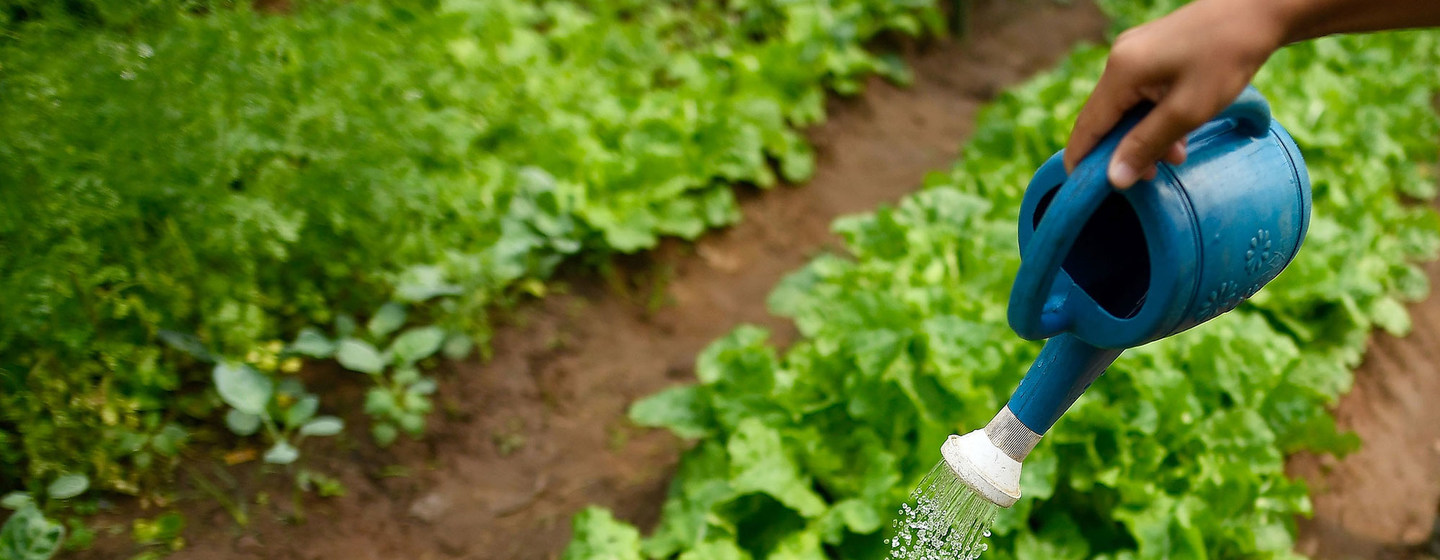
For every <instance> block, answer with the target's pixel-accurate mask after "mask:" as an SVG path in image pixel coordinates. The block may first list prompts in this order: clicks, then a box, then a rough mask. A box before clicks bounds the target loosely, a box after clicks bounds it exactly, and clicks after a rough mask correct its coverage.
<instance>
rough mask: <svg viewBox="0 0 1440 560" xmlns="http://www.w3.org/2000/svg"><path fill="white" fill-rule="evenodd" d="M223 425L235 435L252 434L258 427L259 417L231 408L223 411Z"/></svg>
mask: <svg viewBox="0 0 1440 560" xmlns="http://www.w3.org/2000/svg"><path fill="white" fill-rule="evenodd" d="M225 427H227V428H230V432H231V433H234V434H235V435H237V436H248V435H253V434H254V433H255V432H256V431H257V430H259V429H260V417H259V416H256V415H254V414H250V413H248V412H241V411H239V410H236V409H233V408H232V409H230V410H229V411H226V412H225Z"/></svg>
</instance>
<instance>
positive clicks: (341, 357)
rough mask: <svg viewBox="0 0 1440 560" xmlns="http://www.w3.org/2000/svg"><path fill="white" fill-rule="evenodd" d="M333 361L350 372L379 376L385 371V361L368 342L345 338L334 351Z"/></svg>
mask: <svg viewBox="0 0 1440 560" xmlns="http://www.w3.org/2000/svg"><path fill="white" fill-rule="evenodd" d="M335 360H336V361H338V362H340V365H342V366H345V368H346V369H349V370H351V371H358V372H361V373H368V374H370V375H379V374H380V372H381V371H384V370H385V360H384V358H382V357H381V356H380V352H379V351H377V350H375V347H374V346H371V345H370V343H369V342H365V341H363V340H356V339H353V338H347V339H344V340H341V341H340V347H339V349H337V350H336V351H335Z"/></svg>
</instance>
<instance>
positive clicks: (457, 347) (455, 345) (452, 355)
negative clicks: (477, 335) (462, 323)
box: [440, 331, 475, 360]
mask: <svg viewBox="0 0 1440 560" xmlns="http://www.w3.org/2000/svg"><path fill="white" fill-rule="evenodd" d="M474 347H475V343H474V342H473V341H471V340H470V337H469V335H466V334H465V333H462V332H458V331H457V332H452V333H450V335H449V336H447V337H446V338H445V346H443V347H441V349H440V352H441V353H442V354H444V355H445V357H446V358H449V359H451V360H463V359H465V358H466V357H467V356H469V355H470V350H471V349H473V348H474Z"/></svg>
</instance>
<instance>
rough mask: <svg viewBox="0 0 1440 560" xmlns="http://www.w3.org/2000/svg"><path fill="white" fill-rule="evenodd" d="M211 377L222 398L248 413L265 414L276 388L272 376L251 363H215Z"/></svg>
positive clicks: (236, 408) (232, 406)
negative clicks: (251, 365) (268, 375)
mask: <svg viewBox="0 0 1440 560" xmlns="http://www.w3.org/2000/svg"><path fill="white" fill-rule="evenodd" d="M211 377H212V378H213V380H214V382H215V390H216V391H217V392H219V393H220V399H221V400H224V401H225V404H228V405H230V407H231V408H234V409H235V410H239V411H241V412H244V413H247V414H253V415H257V416H258V415H260V414H264V413H265V406H266V405H267V404H269V403H270V397H271V394H272V393H273V392H274V390H275V384H274V383H273V382H272V381H270V378H269V377H266V376H265V375H264V374H262V373H260V372H259V371H256V370H255V368H253V367H250V365H249V364H241V363H235V362H221V363H219V364H216V365H215V369H214V371H213V372H212V375H211Z"/></svg>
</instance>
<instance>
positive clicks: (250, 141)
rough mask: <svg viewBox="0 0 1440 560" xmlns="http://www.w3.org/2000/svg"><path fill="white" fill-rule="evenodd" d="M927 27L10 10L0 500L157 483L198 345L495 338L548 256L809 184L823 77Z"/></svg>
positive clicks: (720, 217) (321, 4) (186, 413)
mask: <svg viewBox="0 0 1440 560" xmlns="http://www.w3.org/2000/svg"><path fill="white" fill-rule="evenodd" d="M939 26H940V16H939V14H938V12H937V11H936V10H935V9H934V8H933V7H932V6H931V5H930V2H928V1H924V0H906V1H898V2H897V1H883V2H882V1H875V0H870V1H863V0H825V1H815V2H788V1H782V0H753V1H729V2H720V1H718V0H700V1H683V2H682V1H679V0H675V1H644V0H574V1H567V0H553V1H552V0H545V1H541V0H536V1H528V2H508V1H499V0H445V1H443V2H442V1H425V2H401V3H395V2H383V1H380V0H353V1H312V2H295V3H294V5H293V6H291V7H290V9H289V12H288V13H286V14H284V15H270V14H264V13H260V12H257V11H255V10H254V9H252V8H251V7H249V6H248V5H246V4H237V3H232V2H222V1H218V0H216V1H202V0H143V1H137V2H101V1H98V0H7V1H6V2H5V3H4V4H0V185H3V187H0V294H4V297H0V489H9V488H28V489H31V490H32V491H33V490H34V489H36V488H39V487H42V486H43V485H45V484H48V483H49V482H51V481H52V480H54V479H56V478H57V477H59V476H61V475H63V474H66V473H85V474H88V475H89V476H90V480H91V481H93V483H94V484H93V487H94V488H97V489H102V490H107V491H117V492H125V493H141V492H144V491H146V490H147V489H150V488H154V487H155V484H156V482H157V480H159V479H160V478H163V476H164V475H165V473H167V472H168V468H167V467H168V466H169V465H172V464H174V462H175V461H176V457H177V454H178V452H179V449H180V448H181V447H182V446H183V444H184V443H185V442H186V441H187V440H188V439H189V437H188V433H189V432H190V431H191V430H192V429H193V428H194V427H195V426H197V425H203V423H210V424H218V422H219V420H220V416H221V414H222V412H223V411H224V409H223V407H222V406H221V405H222V402H221V399H220V397H221V395H217V394H216V393H215V392H214V391H213V390H211V387H210V379H211V377H210V375H209V374H208V368H207V367H204V366H203V364H204V360H201V359H197V358H196V356H203V357H208V358H209V359H213V360H214V361H217V362H238V361H242V360H243V361H245V362H247V363H251V364H255V366H256V368H257V370H258V372H259V374H260V375H263V376H266V377H270V378H275V379H274V381H276V382H277V383H278V382H280V381H283V380H284V379H282V378H290V377H291V376H293V372H292V371H289V370H287V369H286V368H280V367H274V366H275V364H268V366H267V365H265V364H259V363H258V362H257V361H254V360H251V359H250V358H249V357H251V356H255V355H256V349H273V348H274V347H275V345H276V344H278V341H282V340H294V337H295V335H296V333H298V332H300V331H301V329H302V328H304V327H306V326H310V325H326V324H331V323H332V322H334V321H336V320H338V319H340V318H342V316H343V314H344V313H347V312H348V313H363V312H368V311H369V310H373V309H376V308H378V307H379V306H380V305H381V304H383V303H386V302H390V301H392V299H393V300H396V301H399V302H400V303H406V304H416V303H419V302H426V303H425V305H423V306H417V307H416V308H414V309H412V310H411V313H410V316H411V320H412V321H413V322H416V323H419V324H424V325H434V326H437V327H440V328H444V329H446V330H447V332H448V331H459V332H463V333H467V334H468V335H469V336H470V337H471V338H472V339H473V340H474V341H476V342H479V343H480V345H481V348H482V350H483V348H484V342H485V341H486V339H487V335H488V328H489V322H490V318H489V315H488V313H489V312H490V310H493V309H494V308H495V307H496V306H503V305H505V304H506V303H507V302H510V301H511V300H512V299H513V298H514V297H515V296H516V295H518V294H521V293H539V292H540V291H541V290H540V289H539V288H538V287H537V286H540V284H539V281H541V280H543V279H545V278H547V277H548V276H549V275H550V274H551V272H552V271H553V270H554V268H555V267H556V265H557V264H558V263H560V262H561V261H562V260H564V259H566V258H569V257H571V256H573V255H577V254H581V253H601V254H603V253H606V252H611V251H636V250H641V249H645V248H648V247H651V246H653V245H654V244H655V243H656V240H657V238H658V237H659V236H661V235H676V236H682V237H686V238H693V237H695V236H696V235H699V234H700V233H701V232H702V231H704V230H705V229H707V228H710V227H714V226H717V225H722V224H727V223H731V222H733V221H734V220H736V219H737V218H738V215H739V214H738V210H737V207H736V203H735V198H734V195H733V194H732V192H731V187H732V185H734V184H737V183H752V184H756V185H760V186H764V187H768V186H770V185H773V184H775V183H777V182H778V181H779V180H781V179H783V180H787V181H800V180H804V179H805V178H806V177H808V176H809V175H810V173H811V171H812V169H813V166H814V158H813V154H812V153H811V150H810V147H809V146H808V145H807V143H806V142H805V140H804V138H803V137H802V136H801V135H800V133H799V132H798V131H797V127H800V126H804V125H808V124H813V123H816V122H818V121H820V120H821V119H822V118H823V105H824V97H825V90H826V88H830V89H833V90H837V91H840V92H854V91H857V90H858V89H859V87H860V84H861V83H862V80H863V79H864V78H865V77H866V76H867V75H870V74H874V73H883V74H886V75H889V76H891V77H893V78H896V79H903V78H904V73H903V70H902V69H900V68H899V66H898V65H897V64H896V63H895V59H894V58H890V57H882V56H876V55H872V54H870V53H868V52H867V51H865V50H864V49H862V44H863V43H864V42H865V41H867V40H869V39H870V38H872V37H874V36H876V35H877V34H879V33H882V32H899V33H907V34H922V33H927V32H935V31H938V30H939ZM162 340H164V341H166V342H168V343H169V344H168V345H162V344H161V341H162ZM266 352H269V355H271V356H272V357H273V355H274V352H272V351H270V350H266ZM262 358H263V356H262V357H260V358H256V360H261V359H262ZM270 361H272V362H273V361H274V360H273V359H272V360H270ZM290 369H293V368H290ZM242 420H246V422H241V423H240V424H239V425H240V427H242V428H243V427H246V426H249V425H250V424H251V423H252V422H249V420H250V419H249V418H244V419H242ZM404 420H406V421H407V422H409V419H408V418H406V419H404ZM411 423H413V422H411ZM284 455H285V456H286V457H289V456H290V453H289V452H288V450H287V452H286V453H285V454H284Z"/></svg>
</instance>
